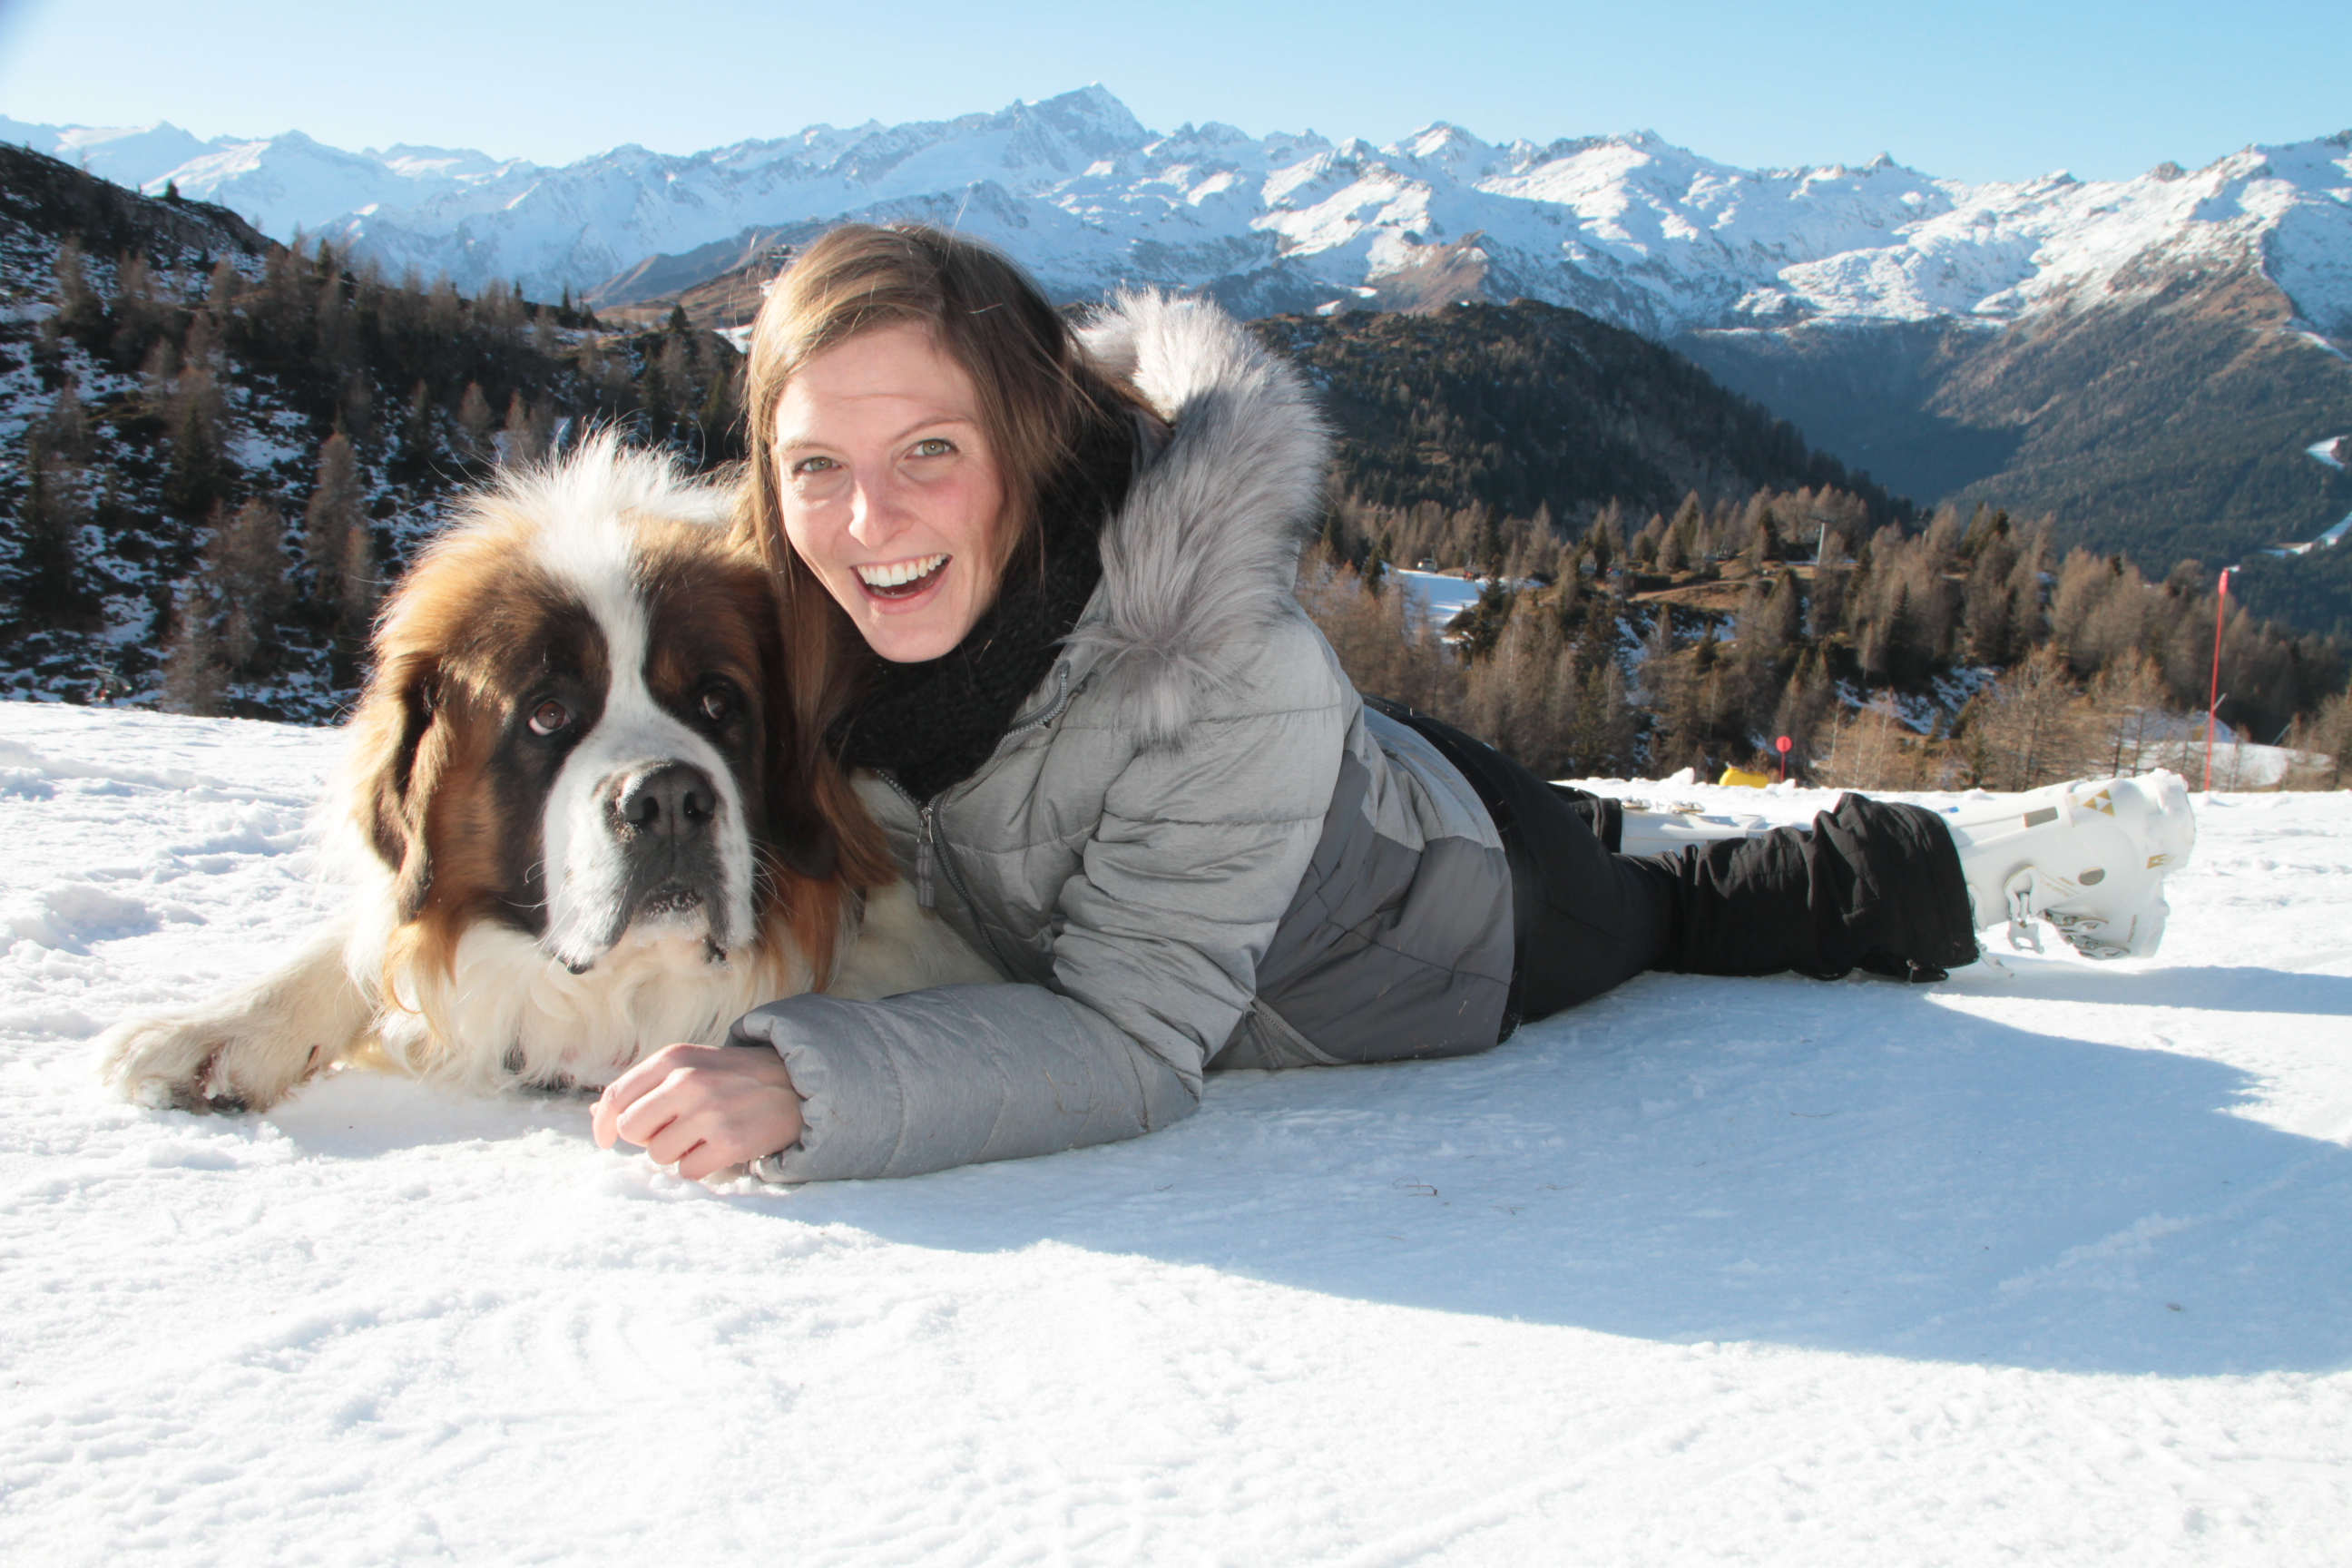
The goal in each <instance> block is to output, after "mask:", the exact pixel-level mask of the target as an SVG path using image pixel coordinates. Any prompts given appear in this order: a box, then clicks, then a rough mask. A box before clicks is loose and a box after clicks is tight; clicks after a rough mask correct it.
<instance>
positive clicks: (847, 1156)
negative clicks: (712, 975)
mask: <svg viewBox="0 0 2352 1568" xmlns="http://www.w3.org/2000/svg"><path fill="white" fill-rule="evenodd" d="M863 1010H864V1008H863V1007H862V1006H861V1005H860V1004H857V1003H854V1002H846V1001H844V1000H842V999H840V998H838V997H833V996H820V995H814V994H810V995H802V996H792V997H787V998H786V999H784V1000H783V1001H781V1002H771V1003H770V1004H768V1005H766V1006H764V1007H761V1008H757V1009H755V1010H753V1011H751V1012H750V1013H746V1014H745V1015H744V1016H742V1017H740V1018H738V1019H737V1020H736V1021H735V1027H734V1029H733V1031H732V1033H731V1035H730V1043H731V1044H734V1045H740V1046H768V1047H772V1048H773V1049H774V1051H775V1052H776V1054H777V1055H778V1056H780V1057H782V1058H784V1070H785V1071H787V1072H789V1073H790V1074H792V1079H793V1092H795V1093H796V1094H798V1095H799V1096H800V1097H801V1135H800V1137H799V1139H798V1140H797V1141H795V1142H793V1144H792V1145H791V1147H789V1148H785V1149H780V1150H778V1151H777V1152H774V1153H772V1154H767V1155H762V1156H761V1158H759V1159H757V1160H754V1161H753V1162H751V1166H750V1167H749V1168H750V1170H751V1174H752V1175H754V1176H757V1177H758V1178H759V1179H760V1180H761V1181H762V1182H767V1183H770V1184H787V1183H798V1182H814V1181H823V1180H825V1179H827V1178H830V1177H836V1176H842V1175H849V1174H863V1173H869V1172H873V1171H877V1170H881V1169H885V1168H887V1166H888V1164H889V1163H890V1156H891V1153H892V1152H893V1147H894V1145H895V1144H896V1143H897V1142H898V1138H897V1134H898V1129H899V1128H900V1127H901V1126H902V1125H904V1114H903V1101H904V1099H905V1096H904V1094H903V1093H902V1092H901V1089H900V1086H899V1083H898V1074H897V1073H896V1072H894V1071H893V1070H892V1068H891V1062H890V1058H889V1053H888V1052H887V1050H877V1049H866V1050H859V1049H857V1048H856V1047H855V1046H854V1045H852V1044H850V1042H852V1041H855V1040H856V1038H857V1037H859V1036H860V1035H861V1034H864V1033H866V1032H867V1028H866V1027H862V1026H866V1023H867V1021H866V1020H865V1019H863V1018H861V1017H859V1016H858V1014H859V1013H860V1012H861V1011H863Z"/></svg>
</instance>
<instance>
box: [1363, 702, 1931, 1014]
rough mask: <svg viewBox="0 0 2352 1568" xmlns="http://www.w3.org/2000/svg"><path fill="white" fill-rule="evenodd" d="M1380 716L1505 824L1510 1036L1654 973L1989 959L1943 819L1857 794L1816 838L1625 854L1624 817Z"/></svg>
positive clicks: (1789, 832)
mask: <svg viewBox="0 0 2352 1568" xmlns="http://www.w3.org/2000/svg"><path fill="white" fill-rule="evenodd" d="M1365 701H1366V702H1367V704H1369V705H1370V706H1371V707H1373V708H1375V709H1377V710H1379V711H1381V712H1382V713H1385V714H1387V715H1388V716H1389V717H1390V718H1391V719H1394V720H1396V721H1399V722H1400V723H1403V724H1406V725H1409V726H1410V727H1411V728H1412V729H1413V730H1414V731H1418V732H1419V733H1420V734H1421V735H1422V736H1423V738H1424V739H1426V740H1427V741H1428V742H1430V744H1432V745H1433V746H1435V747H1436V748H1437V750H1438V751H1439V752H1442V753H1444V757H1445V759H1446V760H1447V761H1448V762H1450V763H1453V764H1454V766H1455V767H1456V768H1458V769H1460V770H1461V772H1462V774H1463V776H1464V777H1465V778H1466V779H1468V780H1469V781H1470V787H1471V788H1472V789H1474V790H1475V791H1477V792H1478V796H1479V798H1480V799H1481V800H1483V801H1484V802H1485V803H1486V810H1487V812H1488V814H1489V815H1491V816H1493V817H1494V819H1495V827H1496V832H1497V833H1498V834H1499V835H1500V836H1501V837H1502V840H1503V853H1504V856H1505V858H1506V859H1507V861H1508V862H1509V865H1510V868H1511V896H1512V906H1513V907H1512V929H1513V931H1514V933H1515V940H1514V946H1515V949H1516V952H1515V953H1514V955H1513V957H1514V963H1513V966H1512V977H1511V1001H1510V1005H1509V1013H1510V1017H1509V1020H1508V1021H1507V1026H1506V1027H1505V1030H1504V1033H1505V1034H1506V1035H1507V1034H1508V1033H1509V1032H1510V1028H1511V1027H1512V1026H1516V1025H1517V1022H1519V1021H1522V1020H1525V1019H1530V1018H1542V1017H1546V1016H1549V1015H1551V1014H1553V1013H1557V1012H1559V1010H1560V1009H1561V1008H1563V1007H1568V1006H1571V1005H1574V1004H1576V1003H1579V1002H1581V1001H1584V1000H1586V999H1587V998H1589V997H1592V996H1598V995H1599V994H1601V993H1602V992H1603V991H1606V990H1608V989H1610V987H1612V986H1613V985H1616V984H1619V983H1621V982H1622V981H1624V980H1627V979H1630V978H1632V977H1633V975H1636V974H1639V973H1642V972H1643V970H1645V969H1666V970H1674V971H1677V972H1680V973H1689V974H1778V973H1784V972H1787V971H1794V972H1796V973H1801V974H1810V975H1814V976H1817V977H1819V978H1821V979H1824V980H1834V979H1836V978H1838V977H1839V976H1840V975H1843V974H1846V973H1850V972H1852V971H1853V970H1855V969H1867V970H1871V971H1873V972H1874V973H1881V974H1892V975H1899V976H1905V977H1907V978H1910V979H1915V980H1941V979H1942V978H1944V972H1945V971H1946V970H1947V969H1949V968H1951V967H1954V966H1955V965H1958V964H1963V963H1973V962H1974V961H1975V959H1976V955H1977V942H1976V923H1975V921H1973V920H1971V919H1970V918H1969V894H1968V885H1967V883H1966V882H1965V881H1964V880H1963V879H1962V878H1961V874H1960V857H1959V852H1958V850H1957V849H1956V848H1955V847H1953V845H1952V837H1951V835H1950V834H1948V833H1947V832H1946V831H1945V830H1944V825H1943V822H1942V821H1941V820H1940V819H1939V818H1938V817H1937V816H1936V814H1935V813H1933V812H1931V811H1926V810H1922V809H1921V808H1920V807H1918V806H1916V805H1894V804H1891V803H1888V802H1885V801H1875V800H1871V799H1869V798H1867V797H1865V796H1863V795H1845V796H1843V797H1842V798H1841V799H1840V800H1839V801H1838V803H1837V805H1835V806H1833V807H1832V808H1831V809H1830V810H1828V811H1825V812H1822V814H1821V815H1819V816H1816V817H1814V818H1813V826H1812V827H1811V830H1810V831H1809V830H1807V829H1805V828H1801V827H1779V828H1774V829H1773V830H1772V831H1771V832H1769V833H1767V834H1765V835H1764V836H1763V837H1759V838H1730V839H1724V840H1720V841H1718V842H1717V843H1713V844H1707V845H1703V846H1702V845H1693V846H1691V847H1687V848H1684V849H1680V850H1676V851H1675V852H1674V853H1672V854H1666V855H1646V856H1633V855H1620V854H1617V853H1616V852H1615V851H1616V848H1617V846H1618V843H1619V842H1620V834H1621V831H1622V810H1621V809H1620V808H1619V806H1618V805H1617V803H1616V802H1614V801H1612V800H1608V799H1606V798H1604V797H1602V796H1600V795H1588V794H1586V793H1585V792H1584V791H1582V790H1576V789H1570V788H1569V787H1568V786H1566V785H1564V784H1546V783H1545V782H1543V781H1542V780H1541V779H1538V778H1537V777H1536V776H1535V775H1534V774H1533V773H1529V772H1528V770H1527V769H1525V768H1523V767H1521V766H1520V765H1519V764H1518V763H1515V762H1513V761H1511V759H1510V758H1508V757H1507V756H1505V755H1503V754H1502V753H1501V752H1497V751H1496V750H1495V749H1494V748H1493V747H1492V746H1489V745H1487V744H1486V743H1485V742H1481V741H1475V740H1473V739H1472V738H1471V737H1469V736H1468V735H1465V734H1464V733H1463V732H1462V731H1459V730H1456V729H1454V727H1453V726H1452V725H1450V724H1444V723H1441V722H1440V721H1437V720H1435V719H1433V718H1431V717H1430V716H1429V715H1427V714H1426V713H1419V712H1415V711H1414V710H1412V709H1410V708H1406V707H1404V706H1403V705H1402V704H1400V703H1394V702H1390V701H1387V700H1384V699H1381V698H1366V699H1365Z"/></svg>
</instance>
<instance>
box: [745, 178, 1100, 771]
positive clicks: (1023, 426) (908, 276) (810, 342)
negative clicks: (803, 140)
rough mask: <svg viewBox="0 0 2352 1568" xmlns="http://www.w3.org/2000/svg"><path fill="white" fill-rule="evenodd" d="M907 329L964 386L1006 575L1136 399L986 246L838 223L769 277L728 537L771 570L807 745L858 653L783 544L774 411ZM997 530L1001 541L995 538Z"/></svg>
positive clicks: (857, 665) (834, 709)
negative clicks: (994, 503) (992, 486)
mask: <svg viewBox="0 0 2352 1568" xmlns="http://www.w3.org/2000/svg"><path fill="white" fill-rule="evenodd" d="M908 324H912V325H916V326H919V327H922V328H924V329H925V330H927V331H929V332H931V333H932V334H933V335H934V336H935V338H936V339H937V341H938V342H939V344H940V348H941V350H943V351H944V352H945V353H947V355H948V357H949V358H950V359H952V360H953V361H954V362H955V363H957V364H958V365H959V366H960V367H961V369H962V370H963V372H964V374H967V375H969V376H971V384H972V387H973V390H974V392H975V393H976V394H977V395H978V397H979V400H980V418H981V426H982V431H983V433H984V434H985V435H986V436H987V437H988V440H989V442H990V445H991V447H992V449H993V451H994V453H995V457H996V460H997V470H998V473H999V474H1000V476H1001V477H1002V479H1003V485H1004V510H1003V512H1002V513H1001V514H1000V515H999V516H998V518H997V521H996V527H997V530H998V531H999V539H998V541H997V542H998V544H999V546H1000V550H1001V552H1002V554H1003V558H1004V561H1005V563H1006V567H1005V569H1006V571H1007V572H1010V571H1013V570H1014V569H1016V567H1017V566H1018V565H1019V564H1020V563H1024V562H1030V561H1034V559H1035V552H1036V549H1037V537H1038V528H1039V517H1038V498H1039V496H1040V495H1041V494H1042V493H1043V492H1044V490H1045V487H1046V484H1047V482H1048V480H1049V479H1051V477H1052V476H1053V474H1054V473H1055V470H1056V469H1057V468H1060V467H1061V466H1062V465H1063V464H1065V463H1066V462H1068V461H1070V460H1071V459H1072V458H1073V455H1074V454H1075V453H1076V452H1077V451H1078V450H1079V449H1080V448H1081V447H1082V445H1083V444H1084V442H1085V441H1086V439H1087V437H1088V436H1089V435H1090V434H1093V433H1096V432H1098V431H1100V430H1101V429H1103V428H1104V427H1105V426H1106V425H1107V424H1108V423H1109V422H1111V421H1115V420H1118V419H1122V418H1124V417H1126V411H1127V410H1128V409H1129V408H1132V407H1139V406H1140V400H1139V398H1137V397H1136V395H1135V394H1134V393H1132V392H1131V391H1129V389H1127V388H1126V387H1124V386H1121V385H1119V384H1117V383H1115V382H1113V381H1111V380H1110V379H1109V378H1108V377H1106V376H1105V375H1104V374H1103V373H1102V372H1101V371H1100V370H1099V369H1097V367H1096V365H1095V364H1094V362H1093V361H1092V360H1090V359H1089V358H1088V357H1087V353H1086V352H1085V350H1084V349H1082V348H1081V347H1080V346H1079V345H1078V342H1077V340H1076V336H1075V335H1074V334H1073V333H1072V332H1071V331H1070V328H1069V324H1068V323H1067V322H1066V321H1064V320H1063V319H1062V317H1061V314H1060V313H1059V312H1058V311H1056V310H1055V309H1054V306H1053V304H1052V302H1051V301H1050V300H1047V299H1046V298H1045V293H1044V291H1043V290H1042V289H1039V288H1038V287H1037V285H1036V283H1035V282H1034V280H1033V279H1031V278H1030V277H1029V275H1028V274H1027V273H1026V272H1024V271H1023V270H1022V269H1021V268H1020V267H1019V265H1018V264H1016V263H1015V262H1013V260H1012V259H1011V258H1008V257H1006V256H1004V255H1003V253H1002V252H1000V251H998V250H996V249H995V248H993V247H990V246H987V245H983V244H982V243H981V242H980V241H978V240H973V239H967V238H965V237H962V236H961V235H954V234H949V233H947V232H945V231H944V230H941V229H936V228H931V227H929V226H923V225H919V224H906V225H897V224H894V225H891V226H887V227H884V226H875V225H872V224H845V225H843V226H841V227H839V228H836V229H834V230H833V231H831V232H830V233H828V234H826V235H825V236H824V238H822V239H820V240H818V241H817V242H816V243H815V244H814V245H812V246H810V247H808V249H807V251H806V252H805V253H803V255H802V257H801V258H800V259H799V260H798V261H796V262H795V263H793V267H792V268H791V269H790V270H789V271H787V272H785V273H784V274H783V276H782V278H780V279H777V281H776V283H775V286H774V287H773V288H772V289H771V290H770V292H769V295H768V302H767V303H766V304H765V305H763V306H762V307H761V310H760V319H759V321H758V322H757V324H755V325H754V326H753V327H752V329H751V365H750V368H749V372H748V375H747V385H746V389H745V397H744V403H745V405H746V408H745V412H746V416H748V418H749V419H750V421H751V429H750V432H749V440H748V442H747V446H746V449H747V451H748V452H749V455H750V462H749V464H748V469H749V471H748V473H747V474H746V476H745V483H744V485H743V488H742V490H741V492H740V493H741V501H740V510H739V511H738V513H737V517H736V528H737V530H738V531H739V533H740V535H741V536H742V537H743V538H744V540H745V542H747V543H750V544H751V545H752V546H753V547H754V548H756V549H757V550H758V551H759V552H760V553H761V557H762V559H764V560H765V561H766V562H767V563H768V566H769V569H770V570H772V572H774V573H775V574H776V581H777V583H778V584H780V586H781V587H782V595H783V615H784V637H785V639H786V646H787V648H788V650H789V651H788V655H787V658H788V662H789V664H790V667H791V668H793V670H794V671H795V672H798V673H799V674H801V675H802V676H803V679H796V680H795V682H794V686H795V688H796V689H795V690H794V691H793V693H792V701H793V707H794V709H795V710H796V714H797V717H798V718H799V720H800V721H801V723H802V726H803V733H804V734H805V735H806V736H807V738H808V741H809V742H810V743H811V744H818V743H822V737H823V735H824V730H825V727H826V726H827V725H828V724H830V723H831V721H833V719H834V718H835V715H837V714H838V713H840V712H841V711H842V710H843V708H844V707H845V705H846V704H847V703H848V702H849V701H850V700H851V699H852V698H853V696H854V695H855V693H856V686H857V683H858V681H859V679H860V678H861V676H862V675H863V672H864V671H865V670H866V668H868V667H869V662H870V658H871V656H870V655H867V654H866V651H865V644H864V639H863V638H861V637H859V636H858V635H857V633H856V630H855V628H853V627H852V626H851V625H850V623H849V619H848V617H847V616H845V614H844V613H843V612H842V610H841V607H840V606H839V605H836V604H835V602H834V599H833V595H831V594H830V593H828V592H827V591H826V590H825V587H824V584H823V583H822V582H820V581H819V580H818V578H817V576H816V574H814V572H811V571H810V570H809V569H808V568H807V567H806V566H805V565H803V563H802V562H801V559H800V556H799V555H798V553H797V552H794V551H793V547H792V544H791V542H789V541H788V540H787V539H786V538H785V537H784V527H783V513H782V508H781V506H780V498H779V495H778V489H777V474H776V456H775V439H776V405H777V402H778V401H779V400H780V399H781V398H782V396H783V394H784V386H785V384H786V383H788V382H790V381H791V380H792V378H793V375H794V374H797V373H798V372H799V371H800V369H801V367H802V366H803V365H805V364H807V363H808V362H809V361H810V360H811V359H813V358H814V357H815V356H816V355H818V354H820V353H824V351H825V350H827V349H829V348H832V347H834V346H835V345H836V344H838V343H842V342H846V341H848V340H849V339H851V338H854V337H856V336H857V335H858V334H859V333H860V332H868V331H875V330H877V329H878V328H883V327H894V326H903V325H908ZM1008 530H1009V531H1010V532H1009V534H1008V533H1007V532H1006V531H1008Z"/></svg>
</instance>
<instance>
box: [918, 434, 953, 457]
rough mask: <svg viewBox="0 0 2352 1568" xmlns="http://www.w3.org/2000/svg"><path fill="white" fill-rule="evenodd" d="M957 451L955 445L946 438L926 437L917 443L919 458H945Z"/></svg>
mask: <svg viewBox="0 0 2352 1568" xmlns="http://www.w3.org/2000/svg"><path fill="white" fill-rule="evenodd" d="M954 450H955V443H954V442H953V441H950V440H949V439H948V438H947V437H944V436H926V437H923V438H922V439H921V440H919V441H918V442H916V443H915V454H914V455H915V456H916V457H918V458H944V457H946V456H947V455H948V454H949V453H950V452H952V451H954Z"/></svg>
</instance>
